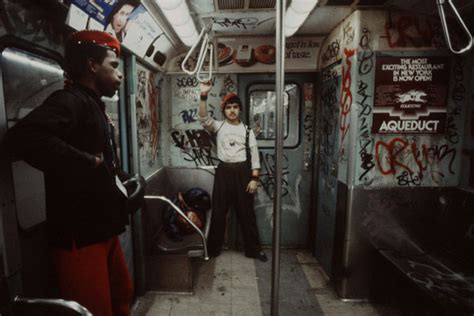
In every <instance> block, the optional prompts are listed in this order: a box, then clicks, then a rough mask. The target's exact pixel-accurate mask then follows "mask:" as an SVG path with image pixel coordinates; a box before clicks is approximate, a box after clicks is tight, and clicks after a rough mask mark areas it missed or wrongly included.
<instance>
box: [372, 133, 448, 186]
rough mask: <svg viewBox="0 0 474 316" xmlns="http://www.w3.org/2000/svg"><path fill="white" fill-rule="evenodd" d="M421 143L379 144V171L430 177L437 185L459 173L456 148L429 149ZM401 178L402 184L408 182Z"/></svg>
mask: <svg viewBox="0 0 474 316" xmlns="http://www.w3.org/2000/svg"><path fill="white" fill-rule="evenodd" d="M419 143H420V141H419V140H418V139H417V138H413V139H406V138H399V137H396V138H393V139H391V140H390V141H388V142H385V141H382V140H379V141H377V143H376V144H375V160H376V162H377V168H378V171H379V172H380V173H381V174H382V175H397V174H398V173H399V172H402V173H403V172H407V173H408V174H410V175H416V176H417V177H419V179H421V180H423V179H424V178H425V177H428V179H430V180H431V181H433V182H434V183H437V184H439V183H440V181H441V179H442V178H444V177H446V176H448V175H454V174H455V171H454V168H453V163H454V161H455V159H456V154H457V152H456V148H454V147H450V146H449V145H448V144H444V145H433V146H428V145H426V144H421V145H420V144H419ZM443 166H444V167H445V168H443ZM401 179H402V180H399V181H401V182H402V183H405V180H406V178H405V177H402V178H401ZM416 181H417V180H416ZM399 184H400V182H399Z"/></svg>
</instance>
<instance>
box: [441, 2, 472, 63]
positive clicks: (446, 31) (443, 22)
mask: <svg viewBox="0 0 474 316" xmlns="http://www.w3.org/2000/svg"><path fill="white" fill-rule="evenodd" d="M437 2H438V11H439V15H440V18H441V25H442V26H443V32H444V37H446V42H448V47H449V49H450V50H451V51H452V52H453V53H455V54H462V53H465V52H467V51H468V50H470V49H471V47H472V34H471V32H470V31H469V29H468V27H467V26H466V24H465V23H464V21H463V19H462V18H461V16H460V15H459V12H458V10H457V9H456V7H455V6H454V4H453V3H452V2H451V0H437ZM446 2H447V3H448V4H449V5H450V6H451V9H452V10H453V12H454V15H455V16H456V19H457V21H458V23H459V24H460V25H461V26H462V27H463V29H464V31H465V32H466V35H467V36H468V37H469V43H468V44H467V45H466V47H464V48H461V49H460V50H455V49H454V48H453V46H452V44H451V38H450V36H449V29H448V23H447V21H446V15H445V13H444V6H443V5H444V4H445V3H446Z"/></svg>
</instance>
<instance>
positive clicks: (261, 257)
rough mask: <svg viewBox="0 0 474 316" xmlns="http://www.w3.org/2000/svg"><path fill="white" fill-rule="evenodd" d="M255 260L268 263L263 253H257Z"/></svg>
mask: <svg viewBox="0 0 474 316" xmlns="http://www.w3.org/2000/svg"><path fill="white" fill-rule="evenodd" d="M255 258H256V259H258V260H260V261H262V262H267V261H268V258H267V255H266V254H265V253H264V252H263V251H260V252H259V253H257V255H256V256H255Z"/></svg>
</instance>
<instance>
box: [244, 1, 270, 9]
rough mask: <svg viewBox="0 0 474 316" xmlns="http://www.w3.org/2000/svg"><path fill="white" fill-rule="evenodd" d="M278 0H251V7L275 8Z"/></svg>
mask: <svg viewBox="0 0 474 316" xmlns="http://www.w3.org/2000/svg"><path fill="white" fill-rule="evenodd" d="M275 4H276V0H253V1H252V0H251V1H250V4H249V9H274V8H275Z"/></svg>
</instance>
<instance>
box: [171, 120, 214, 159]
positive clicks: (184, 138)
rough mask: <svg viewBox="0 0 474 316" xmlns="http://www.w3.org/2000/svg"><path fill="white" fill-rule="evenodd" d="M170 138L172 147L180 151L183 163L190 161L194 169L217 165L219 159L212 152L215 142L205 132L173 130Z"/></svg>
mask: <svg viewBox="0 0 474 316" xmlns="http://www.w3.org/2000/svg"><path fill="white" fill-rule="evenodd" d="M170 136H171V140H172V142H173V145H174V146H176V147H177V148H179V149H180V150H181V153H182V154H183V159H184V160H185V161H192V162H193V163H194V164H195V165H196V167H197V166H213V165H217V164H218V163H219V159H218V158H217V157H216V156H215V154H214V152H213V151H212V148H213V147H214V148H215V145H216V141H215V139H214V138H213V137H211V135H210V134H209V133H207V132H206V131H205V130H202V129H196V130H175V131H172V132H171V135H170Z"/></svg>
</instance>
